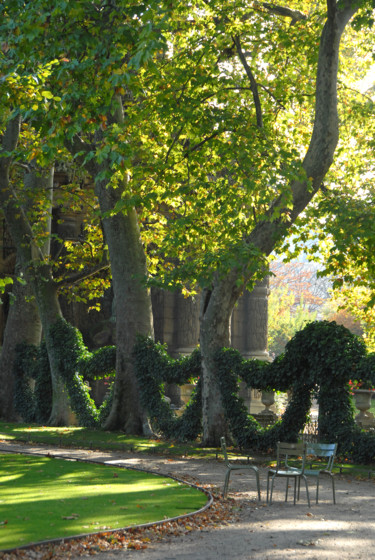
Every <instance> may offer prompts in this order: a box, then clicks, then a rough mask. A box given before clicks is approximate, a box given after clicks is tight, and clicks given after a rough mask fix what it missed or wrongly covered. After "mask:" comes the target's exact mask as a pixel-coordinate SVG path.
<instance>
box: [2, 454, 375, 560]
mask: <svg viewBox="0 0 375 560" xmlns="http://www.w3.org/2000/svg"><path fill="white" fill-rule="evenodd" d="M10 447H12V449H14V450H17V448H19V449H22V450H24V451H28V452H34V453H37V452H40V451H41V449H40V448H38V447H31V446H30V445H28V446H14V445H12V446H10V445H9V444H6V443H1V444H0V451H1V450H5V449H9V448H10ZM42 451H43V452H44V453H48V452H50V453H52V454H56V455H59V456H67V457H77V458H85V459H90V460H96V461H99V462H103V463H108V464H120V465H122V466H132V467H137V468H143V469H145V470H148V471H154V472H157V473H162V474H169V475H172V476H175V477H189V479H190V480H191V481H192V482H196V483H197V484H204V485H207V484H210V485H214V486H217V487H222V485H223V481H224V476H225V472H226V468H225V465H224V464H223V463H222V462H221V461H214V460H213V461H206V460H197V459H189V458H186V459H173V460H172V459H170V458H163V457H159V456H154V455H151V456H144V455H143V454H142V455H140V454H131V453H121V454H119V453H102V452H93V451H83V450H80V451H78V450H77V451H75V450H64V449H60V448H59V449H47V448H43V449H42ZM266 473H267V471H266V469H261V490H262V500H261V502H258V501H257V499H256V497H257V496H256V485H255V479H254V476H253V474H250V473H249V474H247V473H246V472H245V471H240V472H239V473H232V475H231V482H230V487H229V495H230V496H231V497H232V498H234V499H235V504H236V507H237V505H238V508H239V510H238V511H239V513H238V519H237V520H235V521H233V522H231V523H227V524H223V525H220V526H218V527H216V528H214V527H212V528H209V529H207V528H204V529H203V530H201V531H192V532H190V533H188V534H185V535H182V536H177V537H175V536H168V537H165V539H163V540H162V541H161V542H156V543H150V544H149V546H148V548H147V549H145V550H139V551H138V550H130V549H128V550H114V551H108V552H100V553H98V554H96V555H95V558H96V559H97V560H127V559H129V560H134V559H137V560H193V559H205V560H219V559H220V560H221V559H227V558H228V559H229V558H230V559H231V560H247V559H251V560H289V559H293V560H302V559H303V560H330V559H335V560H336V559H340V560H347V559H355V560H360V559H366V560H367V559H372V558H375V483H374V481H373V480H365V481H358V480H354V479H351V478H349V477H348V476H347V475H345V476H339V475H337V476H336V477H335V480H336V505H333V503H332V488H331V484H330V481H329V480H327V479H325V478H323V479H322V482H321V488H320V493H319V504H318V505H316V504H315V483H314V482H313V481H311V482H310V485H309V488H310V498H311V508H308V506H307V501H306V494H305V491H304V489H302V488H301V499H300V501H299V502H297V505H296V506H294V505H293V500H292V495H291V496H290V499H289V501H288V502H285V501H284V490H285V483H284V481H282V480H280V479H278V480H276V482H275V492H274V498H273V503H272V505H267V504H266ZM79 558H80V559H82V558H84V557H82V556H80V557H79ZM77 560H78V557H77Z"/></svg>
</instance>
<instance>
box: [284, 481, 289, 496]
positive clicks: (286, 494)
mask: <svg viewBox="0 0 375 560" xmlns="http://www.w3.org/2000/svg"><path fill="white" fill-rule="evenodd" d="M288 491H289V476H287V478H286V488H285V501H286V502H287V501H288Z"/></svg>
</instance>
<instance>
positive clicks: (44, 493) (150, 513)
mask: <svg viewBox="0 0 375 560" xmlns="http://www.w3.org/2000/svg"><path fill="white" fill-rule="evenodd" d="M0 488H1V491H0V550H4V549H9V548H16V547H19V546H22V545H26V544H29V543H35V542H39V541H42V540H48V539H55V538H63V537H68V536H74V535H80V534H86V533H93V532H97V531H105V530H111V529H117V528H121V527H127V526H130V525H135V524H136V525H139V524H142V523H149V522H153V521H158V520H163V519H165V518H167V517H176V516H179V515H183V514H185V513H190V512H192V511H196V510H198V509H200V508H201V507H202V506H203V505H204V504H205V503H206V502H207V496H206V495H205V494H203V493H202V492H200V491H199V490H197V489H196V488H192V487H190V486H188V485H186V484H183V483H181V482H177V481H175V480H172V479H169V478H165V477H160V476H157V475H152V474H149V473H143V472H139V471H133V470H126V469H121V468H119V467H115V466H109V465H100V464H89V463H81V462H76V461H70V460H61V459H54V458H50V457H36V456H30V455H26V456H25V455H14V454H8V453H5V454H1V455H0Z"/></svg>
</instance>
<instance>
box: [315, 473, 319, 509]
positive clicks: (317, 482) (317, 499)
mask: <svg viewBox="0 0 375 560" xmlns="http://www.w3.org/2000/svg"><path fill="white" fill-rule="evenodd" d="M318 501H319V475H318V476H317V477H316V503H318Z"/></svg>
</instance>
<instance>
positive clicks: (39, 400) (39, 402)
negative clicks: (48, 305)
mask: <svg viewBox="0 0 375 560" xmlns="http://www.w3.org/2000/svg"><path fill="white" fill-rule="evenodd" d="M50 335H51V337H52V340H53V341H54V348H55V352H56V353H57V356H58V360H59V362H60V368H59V371H60V372H61V375H62V376H63V379H64V382H65V384H66V388H67V391H68V393H69V399H70V404H71V407H72V410H73V411H74V412H75V414H76V415H77V419H78V422H79V425H81V426H86V427H94V426H98V425H99V421H100V422H103V421H104V420H105V418H106V416H107V414H108V413H109V410H110V404H111V399H112V393H111V392H110V394H109V395H108V399H106V400H105V401H104V403H103V404H102V406H101V407H100V409H99V410H97V408H96V406H95V403H94V401H93V400H92V399H91V398H90V395H89V388H88V386H87V384H86V383H85V382H84V379H83V376H85V375H87V377H89V378H90V379H100V378H103V377H110V376H113V375H114V368H115V355H116V351H115V348H114V347H113V346H109V347H104V348H102V349H99V350H97V351H95V352H94V353H90V352H89V351H88V350H87V348H86V347H85V345H84V343H83V340H82V335H81V333H80V332H79V331H78V329H76V328H74V327H73V326H72V325H70V324H69V323H68V322H66V321H64V320H63V319H59V320H58V321H56V323H55V324H54V325H53V326H52V328H51V331H50ZM15 364H16V365H15V367H16V372H15V373H16V379H17V386H16V390H15V406H16V410H17V412H18V413H19V414H20V415H21V416H22V418H23V419H24V420H28V421H33V420H36V421H38V422H46V420H47V419H48V418H49V413H50V409H51V401H52V388H51V374H50V369H49V362H48V356H47V352H46V349H45V346H44V344H43V345H42V346H41V347H40V348H36V347H34V346H30V345H22V346H21V347H19V348H18V349H17V360H16V362H15ZM30 378H33V379H35V390H34V391H32V389H31V388H30V385H29V383H28V380H29V379H30Z"/></svg>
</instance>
